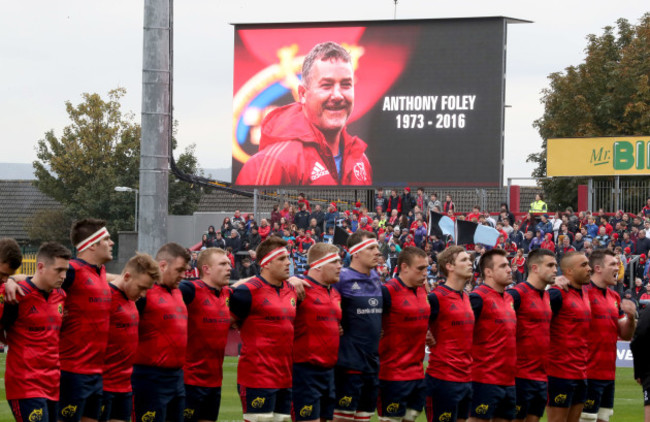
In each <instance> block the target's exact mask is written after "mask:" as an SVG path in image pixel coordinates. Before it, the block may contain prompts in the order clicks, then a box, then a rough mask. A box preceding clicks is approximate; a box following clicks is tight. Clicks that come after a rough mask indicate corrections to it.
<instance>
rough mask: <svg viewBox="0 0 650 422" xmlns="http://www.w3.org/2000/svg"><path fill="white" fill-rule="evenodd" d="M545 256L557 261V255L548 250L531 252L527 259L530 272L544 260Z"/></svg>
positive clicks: (541, 249) (540, 249)
mask: <svg viewBox="0 0 650 422" xmlns="http://www.w3.org/2000/svg"><path fill="white" fill-rule="evenodd" d="M545 256H550V257H553V259H555V254H554V253H553V251H550V250H548V249H544V248H539V249H535V250H534V251H530V252H529V253H528V258H526V267H527V268H528V271H530V270H531V269H532V268H533V265H539V264H540V263H541V262H542V261H543V260H544V257H545Z"/></svg>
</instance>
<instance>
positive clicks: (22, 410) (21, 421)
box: [8, 398, 58, 422]
mask: <svg viewBox="0 0 650 422" xmlns="http://www.w3.org/2000/svg"><path fill="white" fill-rule="evenodd" d="M8 401H9V407H11V413H13V414H14V418H16V421H17V422H33V421H39V422H56V421H57V414H58V402H55V401H53V400H48V399H44V398H32V399H17V400H8Z"/></svg>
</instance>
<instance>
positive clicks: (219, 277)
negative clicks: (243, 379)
mask: <svg viewBox="0 0 650 422" xmlns="http://www.w3.org/2000/svg"><path fill="white" fill-rule="evenodd" d="M197 268H198V270H199V279H198V280H193V281H187V280H185V281H182V282H181V284H180V286H179V288H180V290H181V293H182V294H183V300H184V302H185V305H187V314H188V318H189V319H188V326H187V336H188V339H187V357H186V361H185V367H184V368H183V373H184V378H185V411H184V414H185V421H186V422H196V421H216V420H217V418H218V417H219V407H220V404H221V382H222V380H223V358H224V354H225V350H226V343H227V341H228V330H229V329H230V322H231V321H230V310H229V308H228V302H229V298H230V288H228V282H229V280H230V270H231V268H230V259H229V258H228V255H227V254H226V251H224V250H223V249H218V248H207V249H205V250H203V251H201V253H200V254H199V258H198V264H197Z"/></svg>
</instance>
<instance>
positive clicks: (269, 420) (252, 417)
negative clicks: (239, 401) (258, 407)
mask: <svg viewBox="0 0 650 422" xmlns="http://www.w3.org/2000/svg"><path fill="white" fill-rule="evenodd" d="M244 421H245V422H273V413H270V412H269V413H244Z"/></svg>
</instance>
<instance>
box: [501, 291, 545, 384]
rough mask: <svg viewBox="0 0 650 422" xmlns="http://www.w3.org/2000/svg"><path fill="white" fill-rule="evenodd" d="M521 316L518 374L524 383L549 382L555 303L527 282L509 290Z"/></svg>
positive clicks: (519, 321) (518, 317)
mask: <svg viewBox="0 0 650 422" xmlns="http://www.w3.org/2000/svg"><path fill="white" fill-rule="evenodd" d="M506 293H508V294H510V295H511V296H512V299H513V304H514V308H515V311H516V312H517V372H516V375H515V376H516V377H517V378H521V379H527V380H533V381H543V382H546V380H547V377H546V362H547V360H548V348H549V344H550V341H551V318H552V317H553V313H552V311H551V301H550V299H549V296H548V292H547V291H546V290H538V289H536V288H535V287H533V286H532V285H531V284H530V283H528V282H527V281H525V282H523V283H519V284H517V285H516V286H515V287H514V288H512V289H508V290H506Z"/></svg>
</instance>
